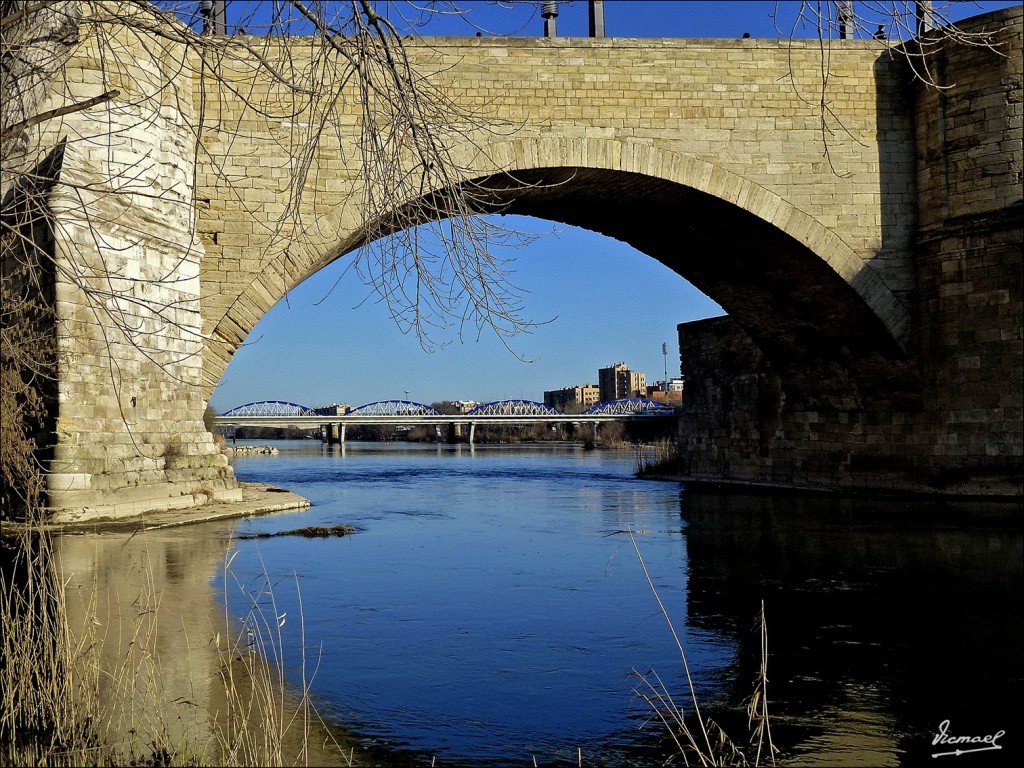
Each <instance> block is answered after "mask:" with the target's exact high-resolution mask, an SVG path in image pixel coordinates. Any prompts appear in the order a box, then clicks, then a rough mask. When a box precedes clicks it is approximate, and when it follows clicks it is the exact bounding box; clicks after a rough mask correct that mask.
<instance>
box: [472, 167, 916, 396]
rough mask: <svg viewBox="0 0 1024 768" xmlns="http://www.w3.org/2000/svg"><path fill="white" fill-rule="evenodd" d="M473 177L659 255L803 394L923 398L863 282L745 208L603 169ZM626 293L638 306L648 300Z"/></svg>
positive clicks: (514, 200) (531, 206) (540, 213)
mask: <svg viewBox="0 0 1024 768" xmlns="http://www.w3.org/2000/svg"><path fill="white" fill-rule="evenodd" d="M474 183H475V184H477V185H478V186H479V187H480V188H481V189H488V190H490V194H491V197H492V200H493V205H494V209H495V210H500V211H501V212H503V213H507V214H520V215H526V216H535V217H538V218H542V219H548V220H552V221H557V222H560V223H563V224H567V225H571V226H577V227H582V228H585V229H589V230H593V231H595V232H599V233H601V234H604V235H607V236H609V237H612V238H615V239H616V240H620V241H622V242H625V243H628V244H629V245H631V246H632V247H634V248H636V249H637V250H638V251H640V252H642V253H645V254H647V255H648V256H651V257H652V258H655V259H657V260H658V261H660V262H661V263H662V264H664V265H665V266H667V267H668V268H669V269H671V270H673V271H674V272H676V273H677V274H679V275H680V276H682V277H683V278H685V279H686V280H688V281H689V282H690V283H692V284H693V285H694V286H695V287H697V288H698V289H699V290H701V291H702V292H703V293H705V294H707V295H708V296H709V297H710V298H712V299H713V300H714V301H716V302H717V303H718V304H719V305H720V306H721V307H722V308H723V309H725V311H726V312H727V313H728V314H729V315H730V316H731V317H732V318H733V319H734V320H736V321H737V322H738V323H739V325H740V326H741V327H742V328H743V329H744V330H745V331H746V332H747V334H748V335H749V336H750V337H751V338H752V340H753V341H754V342H755V343H756V344H757V346H758V347H759V348H760V349H761V351H762V352H763V353H764V354H765V357H766V358H767V360H768V361H769V362H770V365H771V366H772V368H773V369H774V371H775V372H776V373H778V374H779V375H780V376H782V377H783V379H784V380H785V381H787V382H788V383H789V386H790V387H792V388H794V390H799V391H800V394H801V397H802V398H803V399H804V400H805V402H813V403H817V404H818V405H823V406H827V405H828V404H830V403H831V404H841V405H842V406H843V407H849V406H850V405H856V403H852V402H850V399H851V398H854V399H860V398H862V397H865V396H870V397H886V398H890V399H896V400H901V399H906V398H913V397H915V396H916V392H917V391H918V374H917V372H916V368H915V366H914V365H913V364H912V363H911V361H910V360H909V359H908V355H907V353H906V351H905V350H904V349H903V347H902V346H901V344H900V343H899V341H897V339H896V338H894V336H893V334H892V333H891V331H890V329H889V328H888V327H887V326H886V324H885V322H884V321H883V320H882V319H881V318H880V317H879V316H878V315H877V314H876V313H875V312H874V310H873V309H872V307H871V306H869V304H868V303H867V302H866V301H865V298H864V297H863V296H862V295H861V294H860V293H858V291H857V290H856V288H855V287H854V286H853V285H851V284H850V283H848V282H847V281H846V280H844V279H843V278H842V277H841V276H840V275H839V274H838V273H837V272H836V271H835V269H833V267H832V266H831V265H830V264H828V263H827V262H826V261H825V260H823V259H822V258H821V256H820V255H818V254H816V253H815V252H814V251H812V250H811V249H810V248H808V247H807V246H805V245H804V244H802V243H800V242H799V241H797V240H796V239H795V238H794V237H792V236H790V235H789V234H787V233H786V232H784V231H783V230H782V229H780V228H779V227H776V226H774V225H773V224H771V223H770V222H767V221H765V220H764V219H762V218H760V217H758V216H756V215H754V214H752V213H750V212H749V211H746V210H744V209H743V208H741V207H739V206H738V205H735V204H733V203H730V202H728V201H726V200H722V199H720V198H717V197H715V196H713V195H710V194H707V193H705V192H702V191H699V190H697V189H694V188H692V187H688V186H685V185H682V184H678V183H675V182H673V181H668V180H665V179H660V178H655V177H651V176H648V175H643V174H637V173H630V172H622V171H609V170H606V169H594V168H547V169H537V170H528V171H519V172H516V173H515V176H514V178H512V177H510V176H508V175H504V174H502V175H495V176H493V177H489V178H485V179H481V180H478V181H476V182H474ZM581 257H582V258H583V260H584V263H583V264H582V265H581V268H582V269H585V268H586V263H585V259H586V255H585V254H581ZM865 269H866V267H865ZM622 298H623V301H624V302H630V301H632V302H635V303H636V306H637V311H638V312H643V296H633V295H624V296H623V297H622Z"/></svg>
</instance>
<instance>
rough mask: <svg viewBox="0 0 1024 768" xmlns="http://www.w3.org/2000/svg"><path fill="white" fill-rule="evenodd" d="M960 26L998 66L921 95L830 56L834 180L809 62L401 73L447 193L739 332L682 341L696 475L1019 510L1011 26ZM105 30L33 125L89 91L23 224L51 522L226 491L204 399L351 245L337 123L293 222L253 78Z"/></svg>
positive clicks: (476, 56)
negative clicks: (719, 313) (579, 243)
mask: <svg viewBox="0 0 1024 768" xmlns="http://www.w3.org/2000/svg"><path fill="white" fill-rule="evenodd" d="M981 23H988V24H991V25H993V26H1005V31H1004V33H1003V38H1004V40H1003V42H1004V43H1005V45H1006V46H1007V49H1006V52H1007V53H1008V55H1007V56H1005V57H1003V56H997V55H995V54H992V53H990V52H987V51H984V50H978V49H959V48H956V47H954V46H947V47H946V48H945V49H944V52H943V53H942V54H941V55H942V56H943V57H944V59H943V66H944V67H945V69H944V70H943V71H945V72H946V73H947V75H948V77H949V78H950V83H955V85H954V86H953V87H952V88H950V89H949V90H943V91H933V90H928V89H923V88H922V89H918V91H917V92H916V93H915V92H914V91H913V89H912V88H910V87H908V82H909V81H908V75H907V72H906V71H905V70H904V69H903V66H902V64H901V63H900V60H899V57H892V56H890V55H889V54H888V53H887V52H886V50H885V44H884V43H882V42H877V41H867V42H865V41H850V42H849V43H847V42H839V41H836V42H833V43H832V45H831V46H830V50H829V65H830V68H831V70H832V72H833V76H832V78H831V80H830V83H829V90H828V96H829V99H830V103H829V107H830V110H831V111H830V114H831V115H832V116H833V119H834V120H836V121H837V126H838V125H839V124H841V126H842V129H841V130H836V131H835V132H834V133H833V134H832V136H831V138H830V139H829V146H828V150H829V158H830V159H826V158H825V156H824V146H823V144H822V126H821V115H820V113H819V111H818V108H817V106H816V103H815V102H816V101H817V97H818V94H819V92H820V87H821V83H820V72H821V60H820V56H821V51H820V49H819V46H818V44H817V43H816V42H802V41H776V40H749V39H747V40H642V41H641V40H624V39H615V38H606V39H597V40H589V39H573V38H554V39H508V38H504V39H493V40H485V39H478V38H450V39H432V40H429V41H425V42H413V43H410V51H411V56H412V59H413V63H414V65H415V66H416V67H417V69H418V70H419V71H420V72H422V73H424V74H428V75H431V76H433V77H434V81H435V82H436V83H437V85H438V86H439V87H440V88H441V89H443V90H444V91H445V92H447V93H448V94H449V95H450V96H451V97H452V98H453V99H454V100H455V101H456V102H457V103H458V104H460V105H461V106H463V107H465V108H466V109H467V111H469V112H472V113H475V114H478V115H480V116H481V120H482V122H481V123H480V124H479V125H465V126H462V128H464V134H463V136H462V139H460V140H459V141H457V142H455V143H453V145H452V146H450V147H449V150H450V152H451V155H452V157H453V158H454V160H455V162H456V164H457V165H458V166H459V173H460V175H461V177H462V178H463V179H464V180H466V181H477V182H483V183H484V184H485V186H486V188H487V189H488V190H489V194H490V196H491V199H492V200H493V202H495V203H500V204H503V205H507V208H506V210H507V211H508V212H513V213H515V212H519V213H527V214H532V215H540V216H543V217H545V218H550V219H554V220H557V221H563V222H567V223H570V224H578V225H581V226H585V227H589V228H591V229H594V230H596V231H600V232H603V233H605V234H608V235H610V236H613V237H616V238H619V239H621V240H624V241H627V242H630V243H632V244H633V245H635V246H636V247H638V248H639V249H640V250H642V251H644V252H646V253H648V254H650V255H651V256H653V257H655V258H657V259H659V260H661V261H663V262H664V263H665V264H667V265H668V266H670V267H671V268H672V269H674V270H675V271H676V272H678V273H679V274H680V275H682V276H684V277H686V278H687V279H689V280H690V281H691V282H693V283H694V284H695V285H696V286H697V287H698V288H701V289H702V290H704V291H705V292H706V293H707V294H708V295H710V296H711V297H712V298H714V299H715V300H716V301H718V302H719V304H720V305H722V306H723V307H724V308H725V309H726V310H727V311H728V312H729V313H730V315H731V316H732V317H733V318H734V319H735V321H736V322H737V323H738V325H739V326H740V327H742V328H743V332H744V334H745V336H746V337H748V339H749V341H743V340H739V337H736V338H735V339H734V342H735V343H734V346H732V347H728V346H723V345H722V343H720V339H719V336H718V335H717V332H716V333H711V332H710V331H707V333H706V334H704V335H703V338H704V339H705V341H706V342H707V344H708V345H709V346H708V347H707V348H706V349H704V350H703V351H701V350H700V349H699V348H697V347H695V346H694V345H693V344H692V343H691V341H690V340H689V339H692V335H691V334H690V333H689V332H687V334H686V335H685V338H684V340H683V343H684V359H683V371H684V372H685V373H687V374H688V375H689V376H690V377H691V378H690V382H689V383H688V387H689V390H688V396H687V397H688V402H690V403H691V404H696V403H699V402H700V400H701V398H704V399H705V400H706V402H705V406H704V408H705V410H704V411H703V412H701V411H699V410H691V411H690V413H689V415H688V416H687V418H688V419H690V428H691V429H692V432H689V433H688V439H690V440H691V445H692V448H693V453H692V456H693V461H694V465H693V466H694V467H697V468H699V470H700V472H701V473H703V474H704V475H707V476H708V477H716V476H717V477H740V478H751V479H761V480H765V481H771V482H786V483H792V484H795V485H815V486H818V485H823V484H824V485H828V484H829V483H830V482H831V483H835V484H838V485H841V486H844V487H859V486H862V485H864V484H868V485H872V486H877V485H879V484H881V485H882V486H886V485H887V484H888V486H891V487H896V486H899V485H900V484H903V485H913V486H914V487H929V488H936V487H940V486H942V487H946V488H949V489H952V490H965V491H966V490H970V489H972V488H973V489H975V490H979V489H983V488H984V487H985V486H986V483H988V481H987V480H984V479H983V478H984V477H988V476H989V475H990V474H991V473H995V474H996V475H998V477H999V478H1000V479H999V480H998V481H992V482H991V483H989V485H990V486H991V490H992V491H993V492H1000V493H1002V492H1005V491H1006V488H1007V487H1010V489H1011V490H1012V488H1013V487H1016V489H1017V491H1016V492H1017V493H1019V492H1020V485H1019V479H1018V480H1017V481H1016V482H1017V485H1016V486H1013V482H1012V481H1011V482H1010V486H1007V485H1006V481H1007V477H1008V475H1007V472H1008V469H1007V468H1008V467H1010V466H1012V465H1014V463H1016V466H1018V467H1019V465H1020V461H1021V428H1020V422H1021V411H1022V408H1021V402H1020V392H1021V359H1020V358H1021V353H1020V347H1021V293H1020V291H1021V288H1020V283H1021V274H1020V272H1021V270H1020V242H1021V235H1020V209H1021V168H1022V166H1024V158H1022V153H1021V138H1020V137H1021V134H1022V131H1021V110H1022V106H1021V105H1022V101H1021V98H1020V93H1021V63H1020V62H1021V56H1020V55H1019V54H1020V49H1021V45H1020V36H1021V9H1020V8H1019V7H1018V8H1013V9H1008V10H1007V11H1002V12H999V13H998V14H994V15H990V16H989V17H987V21H984V22H981ZM113 34H114V38H113V39H115V40H116V43H117V44H118V45H120V46H122V48H121V50H122V52H124V55H123V56H121V57H120V58H119V61H117V62H111V61H107V60H104V57H103V56H101V55H100V54H99V52H98V51H97V49H96V47H95V41H91V40H86V41H85V42H84V43H83V45H82V46H81V48H80V49H79V50H78V51H77V52H76V53H75V55H73V56H72V58H71V60H70V61H69V62H68V65H67V67H66V71H67V83H66V86H67V92H66V93H61V94H56V95H55V101H60V100H64V99H67V100H81V99H84V98H88V97H91V96H95V95H97V94H99V93H102V92H103V91H104V90H105V89H106V88H107V86H108V85H109V83H110V82H111V81H116V82H117V84H118V87H119V88H120V89H121V90H122V95H121V96H120V97H119V98H118V99H117V100H115V101H113V102H108V103H105V104H101V105H98V106H96V107H94V108H92V109H89V110H86V111H84V112H77V113H74V114H71V115H66V116H64V117H63V118H60V119H57V120H54V121H51V122H50V123H48V124H45V125H43V126H40V128H39V136H38V138H39V146H40V147H42V148H43V149H47V148H49V147H52V146H54V145H55V143H56V142H57V141H58V140H59V139H60V138H66V139H67V147H66V151H65V153H64V160H63V165H62V167H61V169H60V177H59V183H58V184H57V186H56V187H55V189H54V190H53V193H52V195H51V200H50V205H51V209H52V210H53V212H54V214H55V216H56V220H57V226H56V227H55V231H54V234H55V238H56V248H57V253H58V261H59V265H60V266H61V268H62V272H61V275H60V277H59V280H58V285H57V287H56V295H57V300H58V312H59V314H60V318H59V324H58V328H57V335H58V345H59V349H60V372H59V379H60V380H59V392H58V399H59V402H58V411H59V412H58V417H57V424H56V428H55V434H54V443H55V450H54V454H53V462H52V466H51V468H50V469H51V473H50V477H49V491H50V503H51V505H52V506H53V507H54V509H55V510H57V511H58V513H59V514H60V515H64V516H66V517H69V518H73V517H75V516H81V515H82V514H97V510H101V512H100V514H120V513H121V512H122V511H131V512H132V513H134V512H137V511H139V510H142V509H147V508H148V509H158V508H170V507H177V506H187V505H190V504H200V503H203V502H205V501H207V500H208V499H210V498H215V497H217V496H218V495H224V494H230V493H231V492H232V491H233V489H234V488H235V485H236V484H235V481H234V477H233V473H232V471H231V469H230V467H229V466H228V465H227V463H226V462H225V460H224V458H223V456H222V455H221V454H220V453H219V452H218V451H217V449H216V447H215V446H214V445H213V442H212V439H211V438H210V436H209V434H208V433H207V432H206V431H205V429H204V428H203V425H202V420H201V419H202V414H203V410H204V408H205V405H206V402H207V400H208V398H209V396H210V394H211V393H212V391H213V388H214V387H215V386H216V383H217V382H218V380H219V379H220V376H221V375H222V374H223V372H224V370H225V368H226V366H227V364H228V362H229V361H230V359H231V356H232V355H233V354H234V352H235V350H236V349H237V348H238V346H239V345H240V344H241V343H242V341H243V340H244V338H245V336H246V335H247V334H248V333H249V332H250V331H251V330H252V328H253V327H254V326H255V324H256V323H257V322H258V321H259V320H260V319H261V318H262V317H263V315H264V314H265V313H266V312H267V311H268V310H269V309H270V308H271V306H273V304H275V303H276V302H277V301H278V300H280V298H282V297H283V296H284V295H285V294H286V293H287V291H289V290H290V289H291V288H293V287H294V286H296V285H297V284H298V283H299V282H300V281H301V280H303V279H305V278H306V277H307V276H309V275H311V274H313V273H314V272H315V271H316V270H318V269H320V268H321V267H323V266H324V265H326V264H328V263H329V262H331V261H333V260H334V259H336V258H340V257H343V256H345V255H346V254H348V253H350V252H351V251H352V250H353V249H354V248H356V247H357V246H358V245H360V244H361V243H362V242H363V240H364V239H365V237H366V233H367V231H369V230H368V225H369V224H370V223H369V222H367V221H366V220H365V216H364V211H363V208H362V207H361V205H362V204H361V200H362V198H361V191H362V190H361V186H360V185H361V169H360V166H359V152H358V151H355V147H356V142H357V139H358V122H359V115H358V108H357V107H356V105H355V101H354V100H353V101H352V106H351V108H350V110H349V112H346V113H345V114H343V115H342V118H343V119H342V121H341V122H342V123H343V124H344V125H345V126H347V128H348V129H350V130H351V134H350V135H348V136H345V137H343V147H342V149H343V150H345V151H341V150H339V149H333V150H332V149H331V148H330V147H329V146H319V147H316V148H314V150H313V153H312V157H313V161H314V168H315V172H314V173H311V174H310V175H309V176H308V177H307V178H306V179H305V181H304V184H305V190H304V191H305V192H306V195H305V197H304V198H303V205H302V206H301V207H300V209H299V210H291V209H289V208H288V207H287V202H288V201H287V193H288V191H289V190H290V189H291V188H292V185H293V184H294V181H293V175H292V169H293V168H294V165H295V162H294V160H295V158H294V157H293V150H292V146H293V145H292V144H291V142H290V137H291V135H292V132H293V131H294V130H295V129H296V127H297V126H299V127H301V126H302V125H305V123H303V119H304V118H306V117H308V115H301V114H300V115H290V116H286V115H285V114H284V112H282V115H281V116H280V117H275V116H274V111H273V105H274V104H275V102H276V100H278V98H279V97H280V96H281V94H280V91H279V89H278V87H277V85H276V84H275V83H274V82H272V81H271V79H269V78H267V79H266V81H265V82H264V81H259V82H256V83H247V82H246V81H245V77H246V73H245V72H244V71H242V68H237V67H236V68H234V69H233V68H232V66H231V65H228V64H225V66H224V69H223V71H222V72H221V73H220V74H221V75H222V76H223V77H224V78H225V80H224V81H222V82H220V83H217V82H214V81H211V80H210V79H209V78H207V79H205V80H202V79H200V77H199V76H198V74H195V75H193V74H190V73H197V72H198V71H199V69H198V68H196V67H193V66H188V62H187V59H188V54H187V53H186V52H185V51H183V50H182V49H181V48H180V47H179V46H177V45H176V44H175V43H173V42H170V41H168V40H165V39H161V40H160V41H159V43H155V42H154V41H148V42H147V40H146V39H145V37H144V36H142V35H136V34H133V35H122V36H120V37H118V35H117V30H113ZM304 45H305V44H304V43H302V42H297V43H296V46H295V48H294V49H293V50H292V51H291V54H292V56H293V60H294V61H296V62H299V63H301V62H302V60H303V57H304V56H306V55H307V54H306V52H305V50H304V49H303V46H304ZM232 79H234V82H235V84H236V85H245V88H242V89H240V90H239V89H233V88H232V87H230V86H231V81H232ZM250 85H251V86H252V90H251V91H250V90H248V88H249V86H250ZM239 92H246V93H251V94H252V98H253V100H254V102H255V103H260V104H263V105H265V106H267V111H265V112H264V113H258V112H257V111H256V110H254V109H252V108H251V107H248V106H246V105H245V104H244V103H243V102H242V101H241V100H240V99H239V98H238V96H237V94H238V93H239ZM808 94H810V95H811V96H813V97H814V98H811V99H808ZM286 117H287V119H286ZM200 124H201V125H202V133H201V138H199V139H198V140H197V136H196V132H195V130H194V128H195V126H197V125H200ZM837 126H833V127H837ZM197 147H199V148H198V151H197ZM830 162H831V163H832V164H833V165H834V168H833V167H831V166H830ZM510 174H514V175H515V178H516V181H515V182H513V181H512V177H511V175H510ZM524 183H525V184H527V185H529V186H527V187H523V184H524ZM428 191H429V190H428ZM624 298H626V299H627V300H628V299H629V298H630V297H624ZM710 327H711V326H708V328H710ZM701 333H703V331H702V332H701ZM730 343H733V342H730ZM716 354H717V355H718V357H717V358H716V357H715V355H716ZM701 366H703V367H701ZM723 371H731V372H732V377H731V378H730V379H728V380H726V379H722V378H721V375H722V372H723ZM716 377H717V378H716ZM701 382H706V388H705V389H704V390H703V392H704V394H701V392H702V390H701V389H700V387H701V386H702V385H701ZM700 413H703V414H704V415H703V416H699V414H700ZM701 419H705V421H701ZM897 470H898V471H897ZM958 472H959V473H961V475H962V478H963V481H961V480H956V479H955V478H953V475H955V474H956V473H958ZM1010 474H1012V473H1010ZM961 475H958V476H957V477H961ZM830 478H833V480H830ZM942 478H946V479H945V480H943V479H942ZM951 478H953V479H951ZM943 483H944V484H945V485H944V486H943Z"/></svg>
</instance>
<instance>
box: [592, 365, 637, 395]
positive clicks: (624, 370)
mask: <svg viewBox="0 0 1024 768" xmlns="http://www.w3.org/2000/svg"><path fill="white" fill-rule="evenodd" d="M597 386H598V388H599V390H600V392H599V397H600V401H601V402H602V403H609V402H611V401H612V400H623V399H626V398H630V397H646V396H647V374H644V373H641V372H640V371H632V370H630V368H629V366H628V365H626V364H625V363H613V364H612V365H609V366H607V367H605V368H598V370H597Z"/></svg>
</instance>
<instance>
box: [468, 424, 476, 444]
mask: <svg viewBox="0 0 1024 768" xmlns="http://www.w3.org/2000/svg"><path fill="white" fill-rule="evenodd" d="M474 437H476V422H475V421H471V422H469V444H470V445H472V444H473V438H474Z"/></svg>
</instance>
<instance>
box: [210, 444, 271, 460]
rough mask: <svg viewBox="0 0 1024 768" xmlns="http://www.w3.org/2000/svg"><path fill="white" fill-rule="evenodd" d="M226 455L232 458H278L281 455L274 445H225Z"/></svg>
mask: <svg viewBox="0 0 1024 768" xmlns="http://www.w3.org/2000/svg"><path fill="white" fill-rule="evenodd" d="M224 453H225V454H227V457H228V458H229V459H230V458H231V457H232V456H276V455H277V454H279V453H280V451H279V450H277V448H275V447H274V446H272V445H225V446H224Z"/></svg>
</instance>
